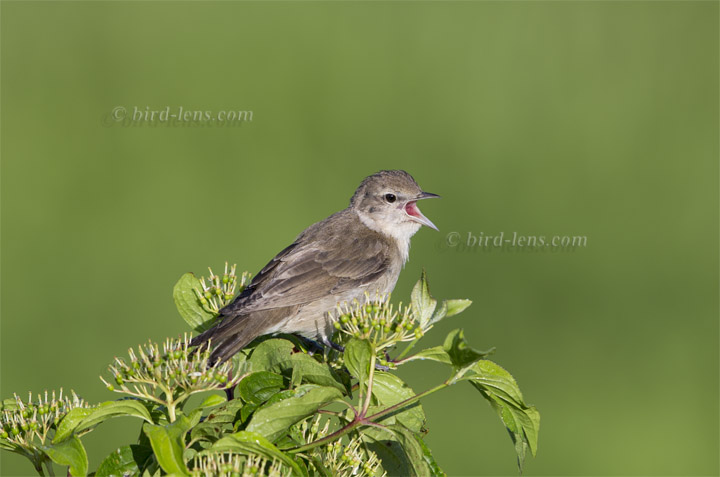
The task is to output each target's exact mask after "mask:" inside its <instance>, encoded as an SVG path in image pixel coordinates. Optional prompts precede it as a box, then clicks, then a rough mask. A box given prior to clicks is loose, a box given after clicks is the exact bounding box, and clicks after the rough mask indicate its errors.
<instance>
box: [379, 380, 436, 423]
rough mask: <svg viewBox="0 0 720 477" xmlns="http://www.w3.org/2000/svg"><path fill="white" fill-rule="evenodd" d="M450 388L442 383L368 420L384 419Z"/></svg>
mask: <svg viewBox="0 0 720 477" xmlns="http://www.w3.org/2000/svg"><path fill="white" fill-rule="evenodd" d="M448 386H449V384H448V383H447V382H444V383H442V384H438V385H437V386H435V387H434V388H430V389H428V390H427V391H424V392H421V393H420V394H416V395H415V396H413V397H411V398H407V399H405V400H404V401H400V402H399V403H397V404H393V405H392V406H390V407H388V408H387V409H383V410H382V411H380V412H377V413H375V414H373V415H372V416H369V417H368V418H367V420H368V421H375V420H376V419H379V418H381V417H383V416H386V415H387V414H390V413H392V412H395V411H397V410H398V409H401V408H403V407H405V406H408V405H410V404H414V403H415V402H417V401H419V400H420V399H422V398H424V397H425V396H428V395H430V394H432V393H434V392H435V391H439V390H441V389H443V388H446V387H448Z"/></svg>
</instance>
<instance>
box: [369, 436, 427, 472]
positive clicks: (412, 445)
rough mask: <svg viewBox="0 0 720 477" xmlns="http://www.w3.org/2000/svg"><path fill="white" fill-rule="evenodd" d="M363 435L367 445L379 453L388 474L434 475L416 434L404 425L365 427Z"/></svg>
mask: <svg viewBox="0 0 720 477" xmlns="http://www.w3.org/2000/svg"><path fill="white" fill-rule="evenodd" d="M361 435H362V436H363V439H364V440H365V441H366V443H367V447H368V448H369V449H370V450H371V451H373V452H375V453H376V454H377V456H378V458H379V459H380V461H381V462H382V467H383V469H384V470H385V471H386V472H387V473H388V475H408V476H410V475H412V476H423V477H424V476H428V475H433V473H432V470H431V468H430V466H429V465H428V463H427V461H426V459H425V454H424V451H423V448H422V447H421V446H420V443H419V442H418V441H417V439H416V438H415V434H414V433H413V432H411V431H409V430H407V429H405V428H404V427H403V426H400V425H394V426H387V427H386V428H385V429H379V428H365V429H363V431H362V434H361Z"/></svg>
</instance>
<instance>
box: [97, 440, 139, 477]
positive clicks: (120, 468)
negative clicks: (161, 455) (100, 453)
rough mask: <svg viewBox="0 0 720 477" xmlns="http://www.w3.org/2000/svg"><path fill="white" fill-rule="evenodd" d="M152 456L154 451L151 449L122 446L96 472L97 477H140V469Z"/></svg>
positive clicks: (137, 446) (106, 458)
mask: <svg viewBox="0 0 720 477" xmlns="http://www.w3.org/2000/svg"><path fill="white" fill-rule="evenodd" d="M152 455H153V453H152V449H150V448H149V447H145V446H139V445H129V446H122V447H120V448H119V449H116V450H115V451H113V452H112V453H111V454H110V455H108V456H107V457H105V459H104V460H103V461H102V462H101V463H100V466H99V467H98V468H97V471H95V477H113V476H120V475H140V469H141V468H142V467H143V466H144V464H145V462H147V460H148V458H150V457H151V456H152Z"/></svg>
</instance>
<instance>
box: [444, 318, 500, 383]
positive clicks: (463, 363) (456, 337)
mask: <svg viewBox="0 0 720 477" xmlns="http://www.w3.org/2000/svg"><path fill="white" fill-rule="evenodd" d="M443 349H444V350H445V352H446V353H447V354H448V357H449V358H450V362H451V363H452V365H453V367H454V368H455V369H456V371H459V372H458V375H457V376H456V377H455V379H459V378H460V377H462V373H463V372H465V371H466V370H467V368H468V367H469V366H472V365H473V364H475V363H476V362H477V361H479V360H481V359H483V358H485V357H486V356H488V355H489V354H491V353H492V352H493V351H494V348H493V349H491V350H489V351H476V350H474V349H472V348H471V347H470V346H468V344H467V341H465V333H464V332H463V330H461V329H457V330H453V331H451V332H450V333H448V335H447V337H446V338H445V343H444V344H443Z"/></svg>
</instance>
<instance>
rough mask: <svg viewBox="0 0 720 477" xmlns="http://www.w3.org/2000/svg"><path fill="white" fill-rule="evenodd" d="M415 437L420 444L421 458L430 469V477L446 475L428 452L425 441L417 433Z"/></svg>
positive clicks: (445, 476) (443, 476) (444, 476)
mask: <svg viewBox="0 0 720 477" xmlns="http://www.w3.org/2000/svg"><path fill="white" fill-rule="evenodd" d="M415 439H416V440H417V441H418V444H420V448H421V449H422V451H423V458H424V459H425V462H426V463H427V465H428V468H429V469H430V475H431V476H432V477H447V474H446V473H445V472H443V470H442V469H441V468H440V466H439V465H438V464H437V462H436V461H435V458H434V457H433V455H432V453H431V452H430V449H429V448H428V446H427V445H426V444H425V441H424V440H423V439H422V437H420V436H419V435H417V434H415Z"/></svg>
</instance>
